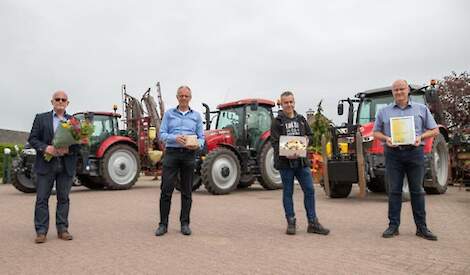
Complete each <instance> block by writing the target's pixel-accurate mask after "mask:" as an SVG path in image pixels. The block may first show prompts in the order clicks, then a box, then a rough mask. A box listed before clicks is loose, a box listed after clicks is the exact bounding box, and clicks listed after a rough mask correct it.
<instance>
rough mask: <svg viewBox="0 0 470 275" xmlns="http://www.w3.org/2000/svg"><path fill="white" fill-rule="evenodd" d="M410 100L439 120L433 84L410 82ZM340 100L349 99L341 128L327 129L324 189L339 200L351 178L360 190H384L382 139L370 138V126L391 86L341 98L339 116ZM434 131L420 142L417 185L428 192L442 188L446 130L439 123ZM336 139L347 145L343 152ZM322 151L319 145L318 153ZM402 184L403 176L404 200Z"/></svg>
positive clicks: (446, 154)
mask: <svg viewBox="0 0 470 275" xmlns="http://www.w3.org/2000/svg"><path fill="white" fill-rule="evenodd" d="M410 98H411V100H412V101H413V102H418V103H422V104H426V105H427V106H428V107H429V109H430V110H431V113H432V114H433V116H434V118H435V120H436V122H437V123H438V124H439V123H443V117H442V110H441V108H440V102H439V97H438V94H437V89H436V88H435V87H434V86H424V87H423V86H417V85H410ZM343 102H348V103H349V111H348V122H347V123H346V124H345V125H343V126H339V127H331V128H330V130H331V136H332V139H331V144H332V153H331V156H326V153H324V159H325V161H324V162H325V163H327V165H325V175H327V177H325V178H326V180H325V183H324V185H325V191H326V193H327V195H328V196H330V197H332V198H344V197H347V196H348V195H349V193H350V192H351V187H352V184H353V183H357V182H359V184H360V187H362V188H361V191H364V192H365V186H367V188H368V189H369V190H370V191H372V192H383V191H387V189H388V188H387V187H388V185H387V183H386V180H385V157H384V147H383V144H382V142H380V141H379V140H376V139H374V137H373V126H374V120H375V116H376V114H377V112H378V110H379V109H380V108H382V107H384V106H386V105H387V104H390V103H392V102H393V96H392V93H391V87H385V88H380V89H373V90H368V91H364V92H360V93H358V94H356V96H355V98H353V99H351V98H348V99H346V100H341V101H340V102H339V104H338V114H339V115H342V114H343ZM355 106H356V107H357V108H355ZM439 131H440V134H439V135H438V136H437V137H436V138H431V139H427V140H425V145H424V152H425V158H426V161H425V168H426V173H425V179H424V182H423V187H424V189H425V190H426V192H427V193H428V194H442V193H445V192H446V190H447V179H448V175H449V173H448V172H449V168H448V167H449V166H448V164H449V150H448V147H447V141H448V139H449V134H448V131H447V128H446V127H445V126H444V125H441V124H439ZM358 139H360V140H358ZM341 141H342V142H343V144H344V143H347V148H348V149H347V152H344V150H343V151H342V150H340V147H341V146H340V143H341ZM358 142H359V143H358ZM326 151H327V150H326V148H325V149H324V152H326ZM361 183H362V184H363V185H364V186H361ZM406 183H407V179H406V178H405V184H404V190H403V191H404V197H405V199H406V198H407V197H408V196H409V189H408V186H407V184H406ZM364 194H365V193H364Z"/></svg>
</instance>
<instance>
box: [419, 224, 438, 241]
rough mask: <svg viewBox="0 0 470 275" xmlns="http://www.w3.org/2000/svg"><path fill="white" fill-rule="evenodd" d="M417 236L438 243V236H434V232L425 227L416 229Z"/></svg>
mask: <svg viewBox="0 0 470 275" xmlns="http://www.w3.org/2000/svg"><path fill="white" fill-rule="evenodd" d="M416 236H418V237H421V238H423V239H426V240H430V241H437V236H436V235H434V234H432V232H431V231H430V230H429V229H428V228H427V227H425V226H423V227H418V228H417V229H416Z"/></svg>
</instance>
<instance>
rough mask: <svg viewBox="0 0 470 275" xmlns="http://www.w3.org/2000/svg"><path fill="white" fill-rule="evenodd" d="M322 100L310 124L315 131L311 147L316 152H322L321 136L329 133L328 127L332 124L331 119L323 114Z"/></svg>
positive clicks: (313, 131)
mask: <svg viewBox="0 0 470 275" xmlns="http://www.w3.org/2000/svg"><path fill="white" fill-rule="evenodd" d="M322 102H323V100H320V102H319V103H318V105H317V111H316V112H315V114H314V115H313V117H312V119H310V121H309V126H310V128H311V129H312V133H313V137H312V138H313V145H312V147H311V149H312V150H313V151H315V152H321V137H322V135H323V134H325V135H327V136H328V135H329V132H328V128H329V127H330V124H331V120H329V119H328V118H327V117H326V116H324V115H323V107H322V106H321V104H322Z"/></svg>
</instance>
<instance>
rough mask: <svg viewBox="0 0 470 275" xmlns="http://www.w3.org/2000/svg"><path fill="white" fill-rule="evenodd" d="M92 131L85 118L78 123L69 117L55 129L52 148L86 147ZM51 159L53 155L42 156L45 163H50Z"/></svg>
mask: <svg viewBox="0 0 470 275" xmlns="http://www.w3.org/2000/svg"><path fill="white" fill-rule="evenodd" d="M93 130H94V128H93V123H92V122H91V121H90V119H88V118H87V117H86V118H85V119H83V120H80V121H79V120H78V119H77V118H75V117H71V118H69V119H68V120H66V121H63V122H61V123H60V124H59V126H58V127H57V129H56V131H55V134H54V139H53V140H52V146H54V147H56V148H64V147H69V146H70V145H74V144H84V145H88V144H89V143H90V136H91V135H92V134H93ZM52 157H53V155H51V154H47V153H46V154H44V159H45V160H46V161H50V160H51V159H52Z"/></svg>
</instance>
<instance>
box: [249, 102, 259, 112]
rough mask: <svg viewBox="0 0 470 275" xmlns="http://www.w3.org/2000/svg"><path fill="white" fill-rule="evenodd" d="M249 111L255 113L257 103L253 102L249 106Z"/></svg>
mask: <svg viewBox="0 0 470 275" xmlns="http://www.w3.org/2000/svg"><path fill="white" fill-rule="evenodd" d="M250 110H251V111H257V110H258V103H256V102H253V103H251V104H250Z"/></svg>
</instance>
